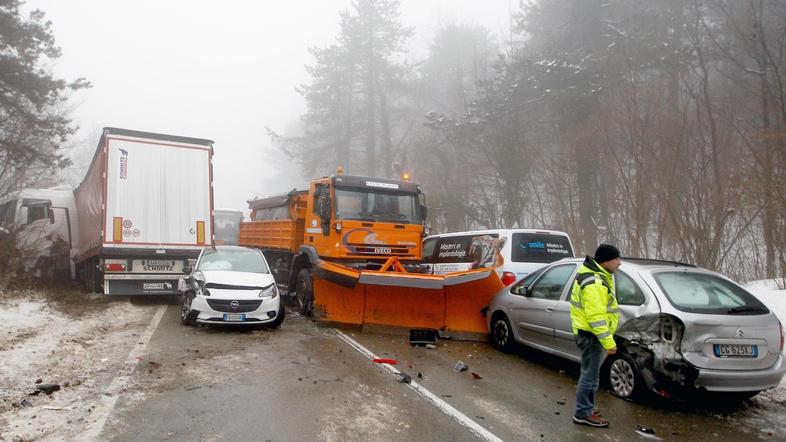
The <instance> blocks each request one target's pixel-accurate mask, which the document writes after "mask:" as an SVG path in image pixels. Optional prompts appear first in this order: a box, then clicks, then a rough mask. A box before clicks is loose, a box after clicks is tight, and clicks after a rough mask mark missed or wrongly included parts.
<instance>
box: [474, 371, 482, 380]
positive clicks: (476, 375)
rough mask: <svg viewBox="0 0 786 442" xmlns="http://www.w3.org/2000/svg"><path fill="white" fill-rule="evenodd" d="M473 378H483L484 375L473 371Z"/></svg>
mask: <svg viewBox="0 0 786 442" xmlns="http://www.w3.org/2000/svg"><path fill="white" fill-rule="evenodd" d="M472 379H483V377H482V376H481V375H479V374H477V373H475V372H474V371H473V372H472Z"/></svg>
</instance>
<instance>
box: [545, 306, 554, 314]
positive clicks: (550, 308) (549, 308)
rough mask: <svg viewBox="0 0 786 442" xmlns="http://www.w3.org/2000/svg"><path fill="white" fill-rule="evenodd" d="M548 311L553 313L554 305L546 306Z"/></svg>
mask: <svg viewBox="0 0 786 442" xmlns="http://www.w3.org/2000/svg"><path fill="white" fill-rule="evenodd" d="M546 311H547V312H549V313H551V312H553V311H554V307H546Z"/></svg>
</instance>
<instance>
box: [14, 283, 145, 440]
mask: <svg viewBox="0 0 786 442" xmlns="http://www.w3.org/2000/svg"><path fill="white" fill-rule="evenodd" d="M157 308H158V306H155V305H134V304H132V303H130V302H129V301H128V299H127V298H124V299H108V298H107V297H106V296H104V295H98V294H86V293H82V292H81V291H79V290H78V289H76V288H67V289H61V288H58V289H57V290H52V289H44V290H28V291H14V292H0V361H2V364H0V440H4V441H5V440H8V441H30V440H73V439H77V438H78V437H79V435H80V434H82V433H83V432H84V431H85V430H86V429H87V428H88V427H89V426H90V425H91V424H92V422H93V421H94V420H95V419H93V418H92V416H91V413H92V412H93V410H94V409H95V407H96V405H98V403H99V401H100V399H101V396H102V395H104V394H106V389H107V387H108V386H109V385H110V384H111V382H112V380H113V379H114V378H115V376H116V375H117V373H118V372H119V371H120V370H121V368H122V366H123V364H124V363H125V361H126V358H127V357H128V354H129V352H130V350H131V349H132V348H133V347H134V345H135V344H136V341H137V339H138V338H137V336H138V335H139V332H140V331H141V330H143V329H144V328H145V327H146V326H147V324H148V323H149V322H150V319H151V317H152V316H153V314H154V312H155V310H156V309H157ZM39 380H40V381H39ZM37 381H38V382H40V383H42V384H59V385H60V387H61V389H60V391H56V392H54V393H52V394H51V395H49V396H47V395H46V394H43V393H41V394H38V395H35V396H31V395H30V393H32V392H34V391H35V389H36V388H35V387H36V382H37Z"/></svg>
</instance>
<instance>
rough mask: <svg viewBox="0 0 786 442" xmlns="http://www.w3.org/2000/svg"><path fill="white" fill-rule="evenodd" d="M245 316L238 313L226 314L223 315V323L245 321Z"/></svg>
mask: <svg viewBox="0 0 786 442" xmlns="http://www.w3.org/2000/svg"><path fill="white" fill-rule="evenodd" d="M245 320H246V315H244V314H240V313H228V314H224V321H227V322H237V321H245Z"/></svg>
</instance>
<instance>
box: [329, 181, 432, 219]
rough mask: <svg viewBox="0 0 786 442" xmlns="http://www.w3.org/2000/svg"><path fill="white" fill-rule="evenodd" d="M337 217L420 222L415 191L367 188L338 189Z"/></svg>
mask: <svg viewBox="0 0 786 442" xmlns="http://www.w3.org/2000/svg"><path fill="white" fill-rule="evenodd" d="M336 218H338V219H356V220H362V221H388V222H394V223H412V224H418V223H420V217H419V214H418V204H417V198H416V197H415V194H414V193H391V192H385V191H377V190H365V189H336Z"/></svg>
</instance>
